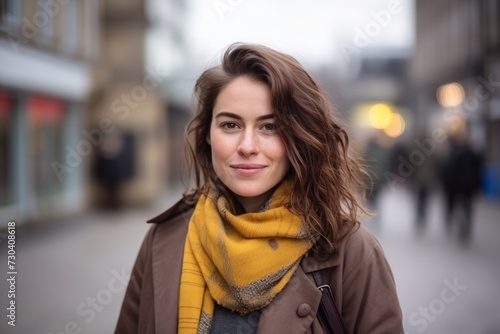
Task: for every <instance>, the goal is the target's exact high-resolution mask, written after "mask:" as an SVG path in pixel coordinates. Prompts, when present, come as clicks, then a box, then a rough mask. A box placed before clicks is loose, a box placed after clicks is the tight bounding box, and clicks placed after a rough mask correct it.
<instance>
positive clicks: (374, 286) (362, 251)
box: [115, 201, 404, 334]
mask: <svg viewBox="0 0 500 334" xmlns="http://www.w3.org/2000/svg"><path fill="white" fill-rule="evenodd" d="M192 212H193V207H190V206H187V205H186V204H184V203H183V202H182V201H180V202H178V203H177V204H176V205H174V206H173V207H172V208H170V209H169V210H167V211H165V212H164V213H162V214H161V215H159V216H157V217H156V218H153V219H151V220H149V221H148V223H153V224H154V225H153V226H152V227H151V229H150V230H149V232H148V233H147V235H146V237H145V239H144V242H143V244H142V247H141V249H140V251H139V255H138V256H137V260H136V262H135V265H134V269H133V271H132V275H131V279H130V282H129V285H128V288H127V292H126V295H125V298H124V300H123V305H122V309H121V312H120V316H119V319H118V324H117V327H116V332H115V333H117V334H123V333H141V334H146V333H148V334H149V333H158V334H170V333H176V331H177V316H178V299H179V280H180V273H181V266H182V257H183V250H184V242H185V238H186V232H187V225H188V222H189V219H190V217H191V214H192ZM316 270H323V273H324V277H325V280H326V281H327V282H328V284H329V285H330V287H331V289H332V293H333V296H334V299H335V302H336V304H337V306H338V308H339V312H340V313H341V314H342V317H343V319H344V322H345V324H346V327H347V328H346V329H347V332H348V333H371V334H376V333H389V334H398V333H404V332H403V327H402V315H401V309H400V306H399V301H398V298H397V295H396V288H395V284H394V278H393V276H392V272H391V269H390V267H389V264H388V263H387V261H386V259H385V256H384V254H383V251H382V248H381V247H380V244H379V243H378V242H377V240H376V239H375V238H374V237H373V236H372V235H371V234H370V233H369V232H368V231H367V230H366V229H364V228H363V227H361V228H359V229H358V230H357V231H356V232H354V233H353V234H351V235H350V236H349V237H348V238H346V240H345V241H344V242H343V243H342V245H341V247H340V250H339V252H338V253H336V254H335V255H332V256H330V257H328V258H318V257H313V256H308V257H305V258H304V259H303V260H302V262H301V265H300V267H299V268H298V269H297V271H296V272H295V274H294V276H293V277H292V279H291V281H290V282H289V283H288V284H287V285H286V287H285V288H284V289H283V291H282V292H281V293H280V294H279V295H278V296H277V297H276V298H275V299H274V300H273V301H272V303H271V304H270V305H269V306H267V307H266V308H264V309H263V310H262V312H261V316H260V320H259V324H258V330H257V333H258V334H275V333H287V334H293V333H313V334H317V333H323V329H322V328H321V325H320V324H319V321H318V320H317V318H316V312H317V310H318V307H319V304H320V299H321V292H320V291H319V290H318V289H317V287H316V285H315V283H314V281H313V280H312V278H311V277H310V276H311V275H307V274H308V273H310V272H312V271H316Z"/></svg>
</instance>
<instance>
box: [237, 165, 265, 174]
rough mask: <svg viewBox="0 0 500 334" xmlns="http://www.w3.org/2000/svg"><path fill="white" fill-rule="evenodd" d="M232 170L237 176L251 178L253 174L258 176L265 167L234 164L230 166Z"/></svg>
mask: <svg viewBox="0 0 500 334" xmlns="http://www.w3.org/2000/svg"><path fill="white" fill-rule="evenodd" d="M230 167H231V168H232V169H234V170H235V171H236V172H237V173H238V174H240V175H243V176H252V175H255V174H258V173H259V172H261V171H262V170H264V168H266V166H265V165H257V164H235V165H230Z"/></svg>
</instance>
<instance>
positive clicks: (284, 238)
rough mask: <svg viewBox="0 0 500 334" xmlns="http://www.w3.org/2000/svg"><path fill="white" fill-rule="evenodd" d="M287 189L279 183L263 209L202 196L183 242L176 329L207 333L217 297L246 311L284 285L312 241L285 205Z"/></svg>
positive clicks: (265, 302)
mask: <svg viewBox="0 0 500 334" xmlns="http://www.w3.org/2000/svg"><path fill="white" fill-rule="evenodd" d="M289 195H290V189H289V187H288V185H287V184H286V183H282V184H281V185H280V186H279V187H278V188H277V189H276V191H275V192H274V194H273V195H272V197H271V199H270V201H269V202H268V209H267V210H265V211H262V212H255V213H245V214H242V215H235V214H233V213H232V212H231V210H232V209H231V206H230V204H229V203H228V201H227V199H226V198H224V197H223V196H218V195H217V194H216V193H215V192H212V193H210V194H209V195H208V196H205V195H202V196H201V197H200V199H199V200H198V203H197V204H196V208H195V210H194V213H193V215H192V217H191V220H190V222H189V227H188V233H187V238H186V244H185V247H184V258H183V262H182V273H181V283H180V296H179V322H178V333H181V334H184V333H198V334H208V333H209V331H210V326H211V322H212V316H213V313H214V308H215V303H218V304H220V305H222V306H223V307H225V308H227V309H230V310H233V311H236V312H239V313H240V314H247V313H249V312H252V311H254V310H258V309H262V308H264V307H265V306H267V305H268V304H269V303H271V301H272V300H273V298H274V297H275V296H276V295H277V294H278V293H279V292H280V291H281V290H282V289H283V288H284V287H285V285H286V284H287V283H288V281H289V280H290V278H291V277H292V275H293V273H294V272H295V270H296V269H297V267H298V265H299V261H300V259H301V257H302V256H303V255H304V254H305V253H306V252H307V251H308V250H309V249H310V248H311V246H312V245H313V243H314V242H313V240H312V238H310V236H309V234H308V233H307V231H306V228H305V226H304V224H303V222H302V220H301V219H300V218H299V217H298V216H296V215H294V214H292V213H291V212H290V211H289V210H288V209H287V208H286V207H285V204H286V201H287V200H288V198H289Z"/></svg>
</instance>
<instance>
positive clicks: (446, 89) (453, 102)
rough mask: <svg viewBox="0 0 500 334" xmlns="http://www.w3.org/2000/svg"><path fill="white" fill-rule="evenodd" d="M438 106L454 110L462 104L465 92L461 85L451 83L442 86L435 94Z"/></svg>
mask: <svg viewBox="0 0 500 334" xmlns="http://www.w3.org/2000/svg"><path fill="white" fill-rule="evenodd" d="M436 97H437V100H438V102H439V104H440V105H441V106H443V107H445V108H456V107H458V106H459V105H461V104H462V103H463V102H464V99H465V92H464V88H463V87H462V85H460V84H459V83H456V82H452V83H449V84H446V85H442V86H440V87H439V88H438V90H437V93H436Z"/></svg>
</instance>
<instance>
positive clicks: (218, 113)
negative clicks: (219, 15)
mask: <svg viewBox="0 0 500 334" xmlns="http://www.w3.org/2000/svg"><path fill="white" fill-rule="evenodd" d="M195 94H196V97H197V102H198V109H197V112H196V115H195V117H194V118H193V120H192V121H191V122H190V123H189V125H188V127H187V132H186V134H187V135H186V152H185V153H186V154H185V156H186V158H187V161H188V162H189V167H190V168H189V170H191V171H192V172H193V175H191V178H190V179H191V180H193V181H194V182H195V184H194V186H193V187H191V188H190V189H188V190H187V191H186V192H185V194H184V196H183V199H182V200H181V201H179V202H178V203H177V204H175V205H174V206H173V207H172V208H170V209H169V210H167V211H166V212H164V213H162V214H161V215H159V216H157V217H156V218H154V219H152V220H150V221H149V223H153V226H152V228H151V229H150V231H149V232H148V234H147V236H146V238H145V240H144V243H143V245H142V247H141V250H140V252H139V255H138V258H137V260H136V263H135V266H134V269H133V272H132V276H131V280H130V283H129V286H128V289H127V292H126V296H125V299H124V301H123V306H122V310H121V313H120V317H119V320H118V325H117V328H116V333H240V332H242V333H323V332H324V331H325V332H329V329H328V328H326V327H328V324H327V323H325V321H320V320H318V317H319V316H320V313H321V310H320V301H321V299H322V298H323V297H322V295H323V293H322V292H321V291H320V290H319V289H318V287H317V283H315V280H314V279H313V275H312V274H313V273H315V272H316V273H320V277H321V279H324V283H322V284H324V285H328V286H329V287H328V289H330V290H331V292H332V294H333V297H334V300H335V303H336V305H337V308H338V312H339V313H340V314H341V317H342V319H343V322H344V325H345V328H346V331H347V332H348V333H403V329H402V320H401V311H400V307H399V302H398V298H397V295H396V289H395V284H394V279H393V276H392V273H391V270H390V268H389V265H388V263H387V261H386V259H385V257H384V255H383V252H382V249H381V247H380V245H379V244H378V242H377V241H376V240H375V238H374V237H373V236H372V235H371V234H370V233H369V232H367V231H366V230H365V229H364V228H363V227H360V226H359V223H358V221H359V215H360V214H363V213H366V211H365V210H364V209H363V206H362V204H361V203H360V202H359V200H358V198H359V196H358V195H359V194H357V193H356V192H357V191H361V190H362V184H361V179H362V175H361V174H362V171H361V169H360V167H359V165H358V164H357V163H356V161H355V160H354V159H353V158H351V157H350V155H349V154H348V137H347V134H346V132H345V131H344V130H343V129H342V127H341V126H340V125H339V122H338V121H337V119H336V118H335V117H334V115H333V113H332V111H331V108H330V107H329V105H328V103H327V101H326V99H325V97H324V96H323V94H322V93H321V92H320V89H319V87H318V85H317V84H316V83H315V81H314V80H313V79H312V78H311V77H310V76H309V74H308V73H307V72H306V71H305V70H304V69H303V67H302V66H301V65H300V64H299V63H298V62H297V61H296V60H295V59H294V58H292V57H290V56H287V55H284V54H282V53H279V52H277V51H274V50H272V49H269V48H267V47H264V46H259V45H245V44H235V45H232V46H230V47H229V48H228V50H227V51H226V52H225V54H224V56H223V59H222V64H221V65H220V66H216V67H213V68H210V69H208V70H206V71H205V72H204V73H203V74H202V75H201V77H200V78H199V79H198V81H197V82H196V86H195ZM328 289H326V288H322V289H321V290H322V291H327V290H328Z"/></svg>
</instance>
